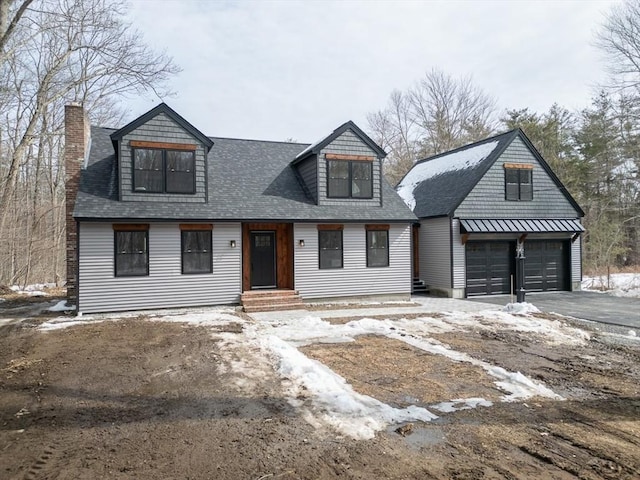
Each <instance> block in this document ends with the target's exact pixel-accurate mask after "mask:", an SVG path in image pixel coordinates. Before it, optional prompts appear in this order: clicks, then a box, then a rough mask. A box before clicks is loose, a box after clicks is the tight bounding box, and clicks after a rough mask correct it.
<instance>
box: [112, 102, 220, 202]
mask: <svg viewBox="0 0 640 480" xmlns="http://www.w3.org/2000/svg"><path fill="white" fill-rule="evenodd" d="M111 141H112V142H113V144H114V148H115V150H116V155H117V159H118V162H117V165H118V181H119V192H120V200H121V201H144V202H189V203H205V202H206V201H207V177H206V171H207V166H206V159H207V154H208V153H209V150H210V149H211V147H212V146H213V142H212V141H211V140H210V139H209V138H208V137H206V136H205V135H204V134H202V133H201V132H200V131H199V130H198V129H196V128H195V127H194V126H193V125H191V124H190V123H189V122H187V121H186V120H185V119H184V118H182V117H181V116H180V115H178V114H177V113H176V112H175V111H174V110H172V109H171V108H170V107H169V106H168V105H167V104H165V103H161V104H160V105H158V106H157V107H155V108H153V109H152V110H150V111H148V112H147V113H145V114H144V115H142V116H140V117H138V118H137V119H135V120H134V121H133V122H131V123H129V124H128V125H126V126H124V127H122V128H121V129H120V130H117V131H115V132H113V133H112V134H111Z"/></svg>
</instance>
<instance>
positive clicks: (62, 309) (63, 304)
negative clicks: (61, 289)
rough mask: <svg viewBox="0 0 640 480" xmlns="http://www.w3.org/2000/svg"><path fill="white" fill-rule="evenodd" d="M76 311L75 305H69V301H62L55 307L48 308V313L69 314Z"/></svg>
mask: <svg viewBox="0 0 640 480" xmlns="http://www.w3.org/2000/svg"><path fill="white" fill-rule="evenodd" d="M75 309H76V306H75V305H67V301H66V300H60V301H59V302H58V303H56V304H55V305H54V306H52V307H49V308H47V311H49V312H68V311H71V310H75Z"/></svg>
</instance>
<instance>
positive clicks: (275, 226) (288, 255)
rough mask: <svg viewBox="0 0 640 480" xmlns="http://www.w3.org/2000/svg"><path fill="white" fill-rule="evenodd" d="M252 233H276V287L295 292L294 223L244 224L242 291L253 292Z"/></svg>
mask: <svg viewBox="0 0 640 480" xmlns="http://www.w3.org/2000/svg"><path fill="white" fill-rule="evenodd" d="M252 231H275V232H276V287H275V288H279V289H282V290H293V288H294V272H293V263H294V262H293V249H294V245H293V223H267V222H260V223H258V222H255V223H243V224H242V270H241V274H242V291H245V292H246V291H249V290H251V278H250V277H251V248H250V247H251V235H250V233H251V232H252Z"/></svg>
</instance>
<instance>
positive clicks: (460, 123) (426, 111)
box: [409, 69, 496, 156]
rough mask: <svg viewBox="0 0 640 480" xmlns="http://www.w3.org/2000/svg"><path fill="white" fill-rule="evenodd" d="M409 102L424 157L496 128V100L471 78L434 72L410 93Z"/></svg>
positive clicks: (471, 139)
mask: <svg viewBox="0 0 640 480" xmlns="http://www.w3.org/2000/svg"><path fill="white" fill-rule="evenodd" d="M409 99H410V103H411V107H412V112H413V115H414V121H415V123H416V125H418V127H419V128H420V130H421V135H420V152H419V153H420V154H421V155H423V156H428V155H435V154H438V153H441V152H444V151H447V150H451V149H453V148H456V147H459V146H462V145H464V144H466V143H469V142H472V141H474V140H479V139H482V138H485V137H487V136H488V135H489V134H491V133H492V132H493V130H494V129H495V125H496V118H495V113H496V106H495V100H494V99H493V98H491V97H490V96H489V95H487V94H486V93H484V92H483V91H482V90H481V89H480V88H479V87H477V86H475V85H474V84H473V82H472V79H471V77H464V78H460V79H455V78H453V77H451V76H450V75H447V74H446V73H444V72H442V71H440V70H435V69H434V70H431V71H430V72H428V73H427V74H426V75H425V77H424V78H423V79H422V80H420V82H418V84H417V85H416V86H415V87H414V88H412V89H411V90H410V91H409Z"/></svg>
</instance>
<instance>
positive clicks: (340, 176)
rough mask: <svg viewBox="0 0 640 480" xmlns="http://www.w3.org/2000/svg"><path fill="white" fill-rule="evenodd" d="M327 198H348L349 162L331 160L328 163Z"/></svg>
mask: <svg viewBox="0 0 640 480" xmlns="http://www.w3.org/2000/svg"><path fill="white" fill-rule="evenodd" d="M328 164H329V166H328V177H329V181H328V186H327V187H328V192H327V196H328V197H348V196H349V162H341V161H336V160H331V161H329V162H328Z"/></svg>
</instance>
